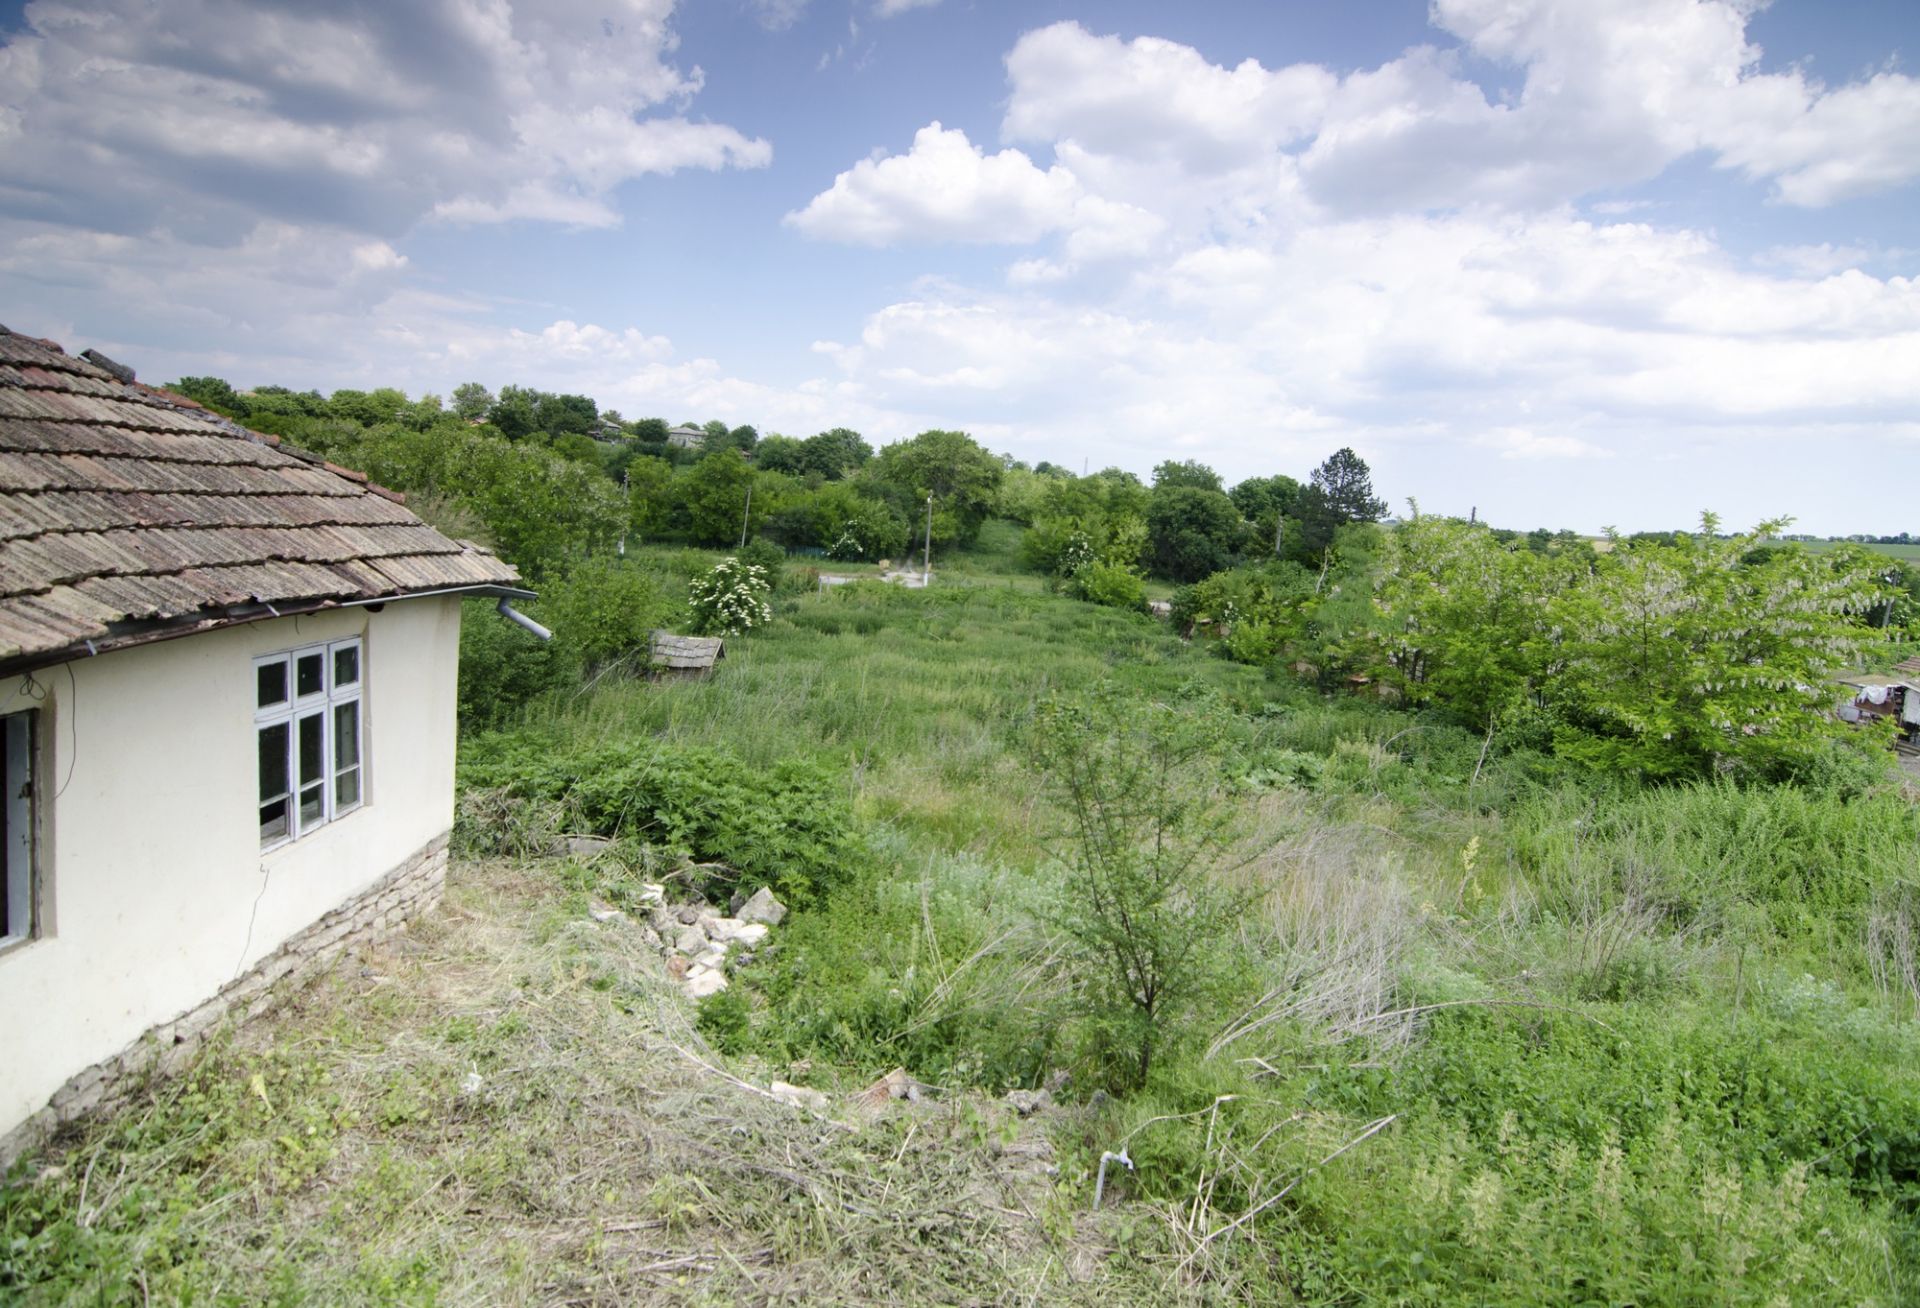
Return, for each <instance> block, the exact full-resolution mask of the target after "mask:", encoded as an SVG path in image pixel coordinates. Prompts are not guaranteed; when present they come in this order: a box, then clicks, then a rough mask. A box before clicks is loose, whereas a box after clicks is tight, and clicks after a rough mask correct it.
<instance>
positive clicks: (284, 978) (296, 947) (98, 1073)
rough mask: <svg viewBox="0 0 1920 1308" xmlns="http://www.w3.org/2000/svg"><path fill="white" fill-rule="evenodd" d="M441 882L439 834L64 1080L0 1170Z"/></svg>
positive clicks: (1, 1160)
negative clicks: (195, 999) (248, 964)
mask: <svg viewBox="0 0 1920 1308" xmlns="http://www.w3.org/2000/svg"><path fill="white" fill-rule="evenodd" d="M446 884H447V837H446V835H444V834H443V835H440V836H437V837H435V838H434V839H433V840H431V841H429V842H428V843H427V845H426V846H425V847H424V848H422V849H419V850H417V851H416V852H415V853H414V854H412V855H411V856H410V857H409V858H408V859H407V860H406V862H404V863H402V864H401V865H400V866H399V867H397V868H395V869H393V871H391V872H389V873H388V874H387V875H386V876H384V877H382V878H380V880H379V881H377V882H375V883H374V884H373V885H371V886H369V887H367V888H366V889H365V890H364V891H362V892H361V893H360V894H358V895H356V896H354V897H353V898H352V899H350V900H348V901H347V902H346V903H344V904H342V905H341V906H340V907H338V908H336V909H334V910H333V911H332V912H330V913H328V914H327V915H326V916H325V917H323V918H321V919H320V920H319V921H317V922H315V923H314V924H313V925H312V926H310V927H308V928H307V929H306V930H304V931H302V932H300V933H299V934H298V935H296V936H294V937H293V938H291V939H290V940H288V941H287V942H286V943H285V944H283V945H281V946H280V947H279V948H278V949H276V950H274V951H273V952H272V953H271V954H268V955H267V956H266V957H265V958H263V959H261V960H260V961H259V962H258V963H256V964H255V965H254V967H253V969H252V970H251V971H249V972H247V973H246V974H245V975H243V976H240V977H237V978H235V979H234V980H233V981H231V982H229V983H228V984H226V985H225V986H222V987H221V988H220V991H219V993H217V994H215V995H214V996H213V997H212V998H210V999H207V1000H206V1001H204V1002H203V1003H201V1004H199V1005H197V1006H196V1007H194V1008H192V1009H190V1010H188V1011H187V1012H185V1013H182V1014H181V1015H180V1016H179V1017H176V1018H174V1019H173V1020H172V1021H171V1022H163V1023H161V1024H160V1025H159V1026H156V1027H154V1028H152V1029H151V1030H149V1031H147V1032H146V1033H145V1034H144V1035H142V1036H141V1037H140V1038H139V1039H138V1040H136V1041H134V1042H133V1043H132V1044H130V1045H128V1046H127V1047H126V1048H125V1049H123V1050H122V1051H121V1052H120V1053H118V1054H117V1055H115V1056H114V1057H112V1058H109V1059H107V1060H106V1061H104V1062H100V1063H95V1064H94V1065H93V1066H92V1067H89V1068H86V1069H85V1070H83V1071H81V1072H78V1073H76V1074H74V1076H72V1077H71V1078H70V1079H69V1080H68V1081H67V1083H66V1084H65V1085H63V1086H61V1087H60V1088H59V1089H58V1090H56V1091H54V1093H53V1097H52V1098H51V1099H50V1100H48V1101H47V1105H46V1107H44V1108H42V1109H41V1110H40V1111H39V1112H37V1113H35V1114H34V1115H33V1116H32V1117H29V1118H28V1119H27V1120H26V1121H25V1122H22V1123H21V1124H20V1125H19V1126H18V1127H15V1128H14V1129H13V1130H12V1131H11V1132H9V1133H7V1135H5V1136H4V1137H0V1170H4V1169H5V1168H6V1167H7V1166H9V1165H10V1164H11V1163H12V1162H13V1160H14V1159H16V1158H18V1157H19V1156H20V1155H21V1154H22V1153H24V1152H26V1151H27V1150H28V1149H31V1148H33V1147H35V1146H37V1145H39V1144H41V1143H43V1142H44V1141H45V1140H46V1139H47V1138H48V1137H49V1136H51V1135H52V1134H53V1132H54V1131H56V1130H58V1129H59V1128H60V1127H61V1126H63V1125H65V1124H66V1123H68V1122H71V1121H74V1120H75V1119H76V1118H79V1117H81V1116H83V1115H84V1114H87V1113H90V1112H94V1111H111V1110H112V1109H115V1108H119V1107H120V1106H122V1105H123V1104H125V1103H126V1102H127V1101H128V1100H129V1099H130V1098H132V1097H133V1095H134V1094H136V1093H137V1092H138V1091H139V1089H140V1087H141V1086H142V1085H143V1084H144V1083H145V1082H146V1079H147V1076H148V1075H149V1074H152V1075H157V1076H171V1075H173V1074H174V1073H175V1072H178V1071H179V1070H180V1069H181V1068H183V1067H185V1066H186V1065H187V1063H188V1062H189V1061H190V1060H191V1059H192V1057H193V1055H194V1054H195V1053H197V1052H198V1051H199V1049H200V1046H201V1045H202V1044H203V1043H205V1041H206V1038H207V1036H208V1035H209V1034H210V1033H211V1032H212V1031H213V1030H214V1029H215V1028H216V1027H218V1026H219V1025H220V1024H221V1023H222V1022H224V1021H232V1022H235V1023H244V1022H249V1021H251V1020H253V1019H254V1018H256V1017H258V1016H260V1014H262V1013H264V1012H266V1011H267V1010H269V1009H271V1008H273V1007H274V1006H275V1005H276V1004H278V1003H279V1002H280V1001H281V1000H282V999H284V998H286V997H287V996H288V995H290V994H292V993H294V992H295V991H297V990H299V989H300V988H301V987H303V986H305V985H307V984H308V983H309V982H311V981H312V980H314V979H315V978H316V977H318V976H319V975H320V973H322V972H324V971H325V970H326V969H327V968H328V967H330V966H332V964H333V962H334V961H335V960H336V959H337V958H339V957H340V955H341V954H343V953H345V952H346V951H347V950H348V949H350V948H352V947H355V946H358V945H365V944H370V943H372V942H373V941H376V940H379V939H380V938H382V937H384V936H387V935H390V934H391V933H393V932H394V931H396V930H403V929H405V925H406V923H407V921H408V919H410V918H414V917H417V916H419V915H420V914H421V913H424V912H426V911H427V910H428V909H430V908H432V907H433V906H434V905H435V904H437V903H439V902H440V895H441V893H442V891H444V890H445V889H446Z"/></svg>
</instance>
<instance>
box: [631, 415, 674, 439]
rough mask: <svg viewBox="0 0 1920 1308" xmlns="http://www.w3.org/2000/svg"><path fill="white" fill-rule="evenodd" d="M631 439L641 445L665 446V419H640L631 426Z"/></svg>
mask: <svg viewBox="0 0 1920 1308" xmlns="http://www.w3.org/2000/svg"><path fill="white" fill-rule="evenodd" d="M633 438H634V439H635V440H637V441H639V442H640V443H641V444H642V445H665V444H666V443H667V420H666V419H665V418H642V419H640V420H639V421H638V422H635V423H634V424H633Z"/></svg>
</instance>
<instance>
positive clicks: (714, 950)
mask: <svg viewBox="0 0 1920 1308" xmlns="http://www.w3.org/2000/svg"><path fill="white" fill-rule="evenodd" d="M693 961H694V963H695V964H696V965H698V966H700V967H720V966H722V965H723V964H725V963H726V961H727V947H726V946H725V945H723V944H719V943H717V942H716V943H714V944H711V945H708V946H707V947H706V948H705V949H703V950H701V951H700V952H699V953H697V954H695V955H694V956H693Z"/></svg>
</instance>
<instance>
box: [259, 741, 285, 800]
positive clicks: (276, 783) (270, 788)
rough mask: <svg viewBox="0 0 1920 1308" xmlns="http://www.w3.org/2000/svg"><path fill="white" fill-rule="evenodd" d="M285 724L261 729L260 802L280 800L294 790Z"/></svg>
mask: <svg viewBox="0 0 1920 1308" xmlns="http://www.w3.org/2000/svg"><path fill="white" fill-rule="evenodd" d="M289 730H290V728H289V727H288V725H287V724H286V723H284V722H276V723H274V724H273V725H272V726H270V727H262V728H260V802H261V803H262V804H266V803H267V802H268V801H270V800H273V799H276V798H280V797H283V796H285V795H286V793H287V792H288V791H289V790H291V789H293V787H292V786H291V785H289V784H288V777H287V735H288V732H289Z"/></svg>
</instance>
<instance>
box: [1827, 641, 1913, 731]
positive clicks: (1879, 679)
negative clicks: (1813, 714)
mask: <svg viewBox="0 0 1920 1308" xmlns="http://www.w3.org/2000/svg"><path fill="white" fill-rule="evenodd" d="M1910 664H1920V660H1914V659H1909V660H1908V661H1907V662H1906V663H1902V664H1900V665H1899V666H1898V667H1896V668H1895V670H1894V671H1893V672H1892V673H1883V672H1849V673H1846V674H1844V675H1842V676H1840V677H1838V678H1836V680H1837V681H1838V682H1839V683H1840V685H1841V687H1842V689H1843V690H1845V691H1848V692H1851V699H1849V700H1846V701H1843V702H1842V703H1841V705H1840V710H1839V712H1840V717H1841V718H1842V720H1844V721H1847V722H1879V721H1881V720H1883V719H1886V718H1891V719H1893V720H1894V722H1895V723H1897V724H1898V727H1897V734H1896V736H1895V741H1896V743H1897V744H1898V745H1899V746H1901V747H1902V748H1903V749H1906V750H1915V749H1920V666H1914V667H1909V665H1910Z"/></svg>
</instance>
